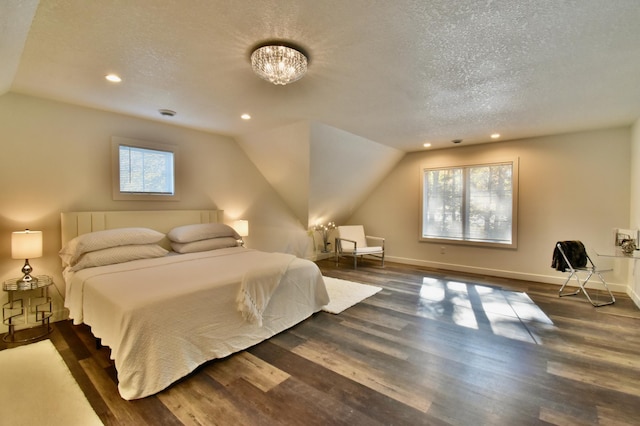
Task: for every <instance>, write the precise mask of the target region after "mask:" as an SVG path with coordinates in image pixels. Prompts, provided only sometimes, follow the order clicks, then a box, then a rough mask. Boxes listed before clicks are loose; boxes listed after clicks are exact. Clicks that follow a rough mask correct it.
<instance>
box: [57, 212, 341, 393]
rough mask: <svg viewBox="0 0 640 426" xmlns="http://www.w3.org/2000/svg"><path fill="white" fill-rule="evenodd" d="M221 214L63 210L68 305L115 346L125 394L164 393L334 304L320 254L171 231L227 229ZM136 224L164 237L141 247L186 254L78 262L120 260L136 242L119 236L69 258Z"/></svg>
mask: <svg viewBox="0 0 640 426" xmlns="http://www.w3.org/2000/svg"><path fill="white" fill-rule="evenodd" d="M221 217H222V214H221V212H220V211H162V212H157V211H155V212H81V213H79V212H71V213H62V243H63V249H62V250H61V258H63V266H65V269H64V273H63V275H64V277H65V283H66V288H65V293H66V296H65V307H67V308H68V309H69V317H70V318H71V319H72V320H73V322H74V324H81V323H84V324H87V325H89V326H90V327H91V330H92V333H93V334H94V336H95V337H96V338H99V339H101V341H102V343H103V344H104V345H107V346H109V347H110V349H111V358H112V359H113V360H114V363H115V367H116V370H117V372H118V390H119V392H120V395H121V396H122V398H124V399H127V400H131V399H137V398H143V397H145V396H149V395H153V394H155V393H157V392H160V391H161V390H163V389H165V388H167V387H168V386H169V385H171V384H172V383H174V382H175V381H176V380H178V379H180V378H182V377H184V376H186V375H187V374H189V373H190V372H192V371H193V370H194V369H195V368H196V367H198V366H199V365H201V364H203V363H204V362H206V361H209V360H212V359H216V358H222V357H225V356H228V355H230V354H233V353H235V352H238V351H241V350H243V349H246V348H248V347H250V346H253V345H255V344H257V343H259V342H261V341H263V340H265V339H268V338H269V337H271V336H273V335H275V334H277V333H279V332H281V331H283V330H286V329H287V328H290V327H292V326H293V325H295V324H297V323H299V322H300V321H302V320H304V319H306V318H308V317H309V316H311V315H312V314H313V313H315V312H318V311H319V310H320V309H321V308H322V306H324V305H326V304H327V303H328V302H329V297H328V295H327V291H326V288H325V286H324V281H323V279H322V275H321V273H320V271H319V269H318V267H317V266H316V265H315V264H314V263H313V262H311V261H308V260H304V259H299V258H296V257H294V256H291V255H287V254H283V253H266V252H261V251H257V250H252V249H248V248H245V247H242V246H237V245H231V244H229V246H224V247H217V248H216V249H213V250H212V249H208V250H202V249H201V247H202V244H203V241H212V242H215V243H219V241H218V237H216V238H212V239H211V240H209V239H207V240H196V241H194V242H186V243H181V242H176V241H174V239H169V238H167V236H170V235H172V233H174V234H175V232H174V231H175V230H183V229H187V228H189V229H195V228H197V229H199V230H201V229H213V228H215V229H222V228H223V227H224V226H226V225H221V226H217V225H214V224H216V223H218V222H220V218H221ZM198 224H199V225H198ZM196 225H197V226H196ZM122 228H124V229H122ZM133 228H135V229H140V228H144V229H149V231H145V232H147V233H151V232H152V231H151V229H153V230H154V232H157V233H158V234H157V236H158V237H161V240H159V241H157V242H155V243H153V244H150V243H147V242H144V243H143V244H141V245H144V246H145V250H147V247H146V246H147V245H149V246H162V249H158V248H155V250H165V252H166V251H167V249H168V248H177V249H178V250H179V251H181V252H182V253H179V254H176V253H175V252H173V251H170V252H168V253H165V254H162V255H160V254H158V253H156V255H153V256H148V257H146V258H140V259H136V260H130V261H124V262H120V261H118V262H117V263H110V261H106V262H102V263H100V262H98V264H97V266H96V265H94V264H92V263H89V265H90V266H89V267H78V265H80V264H81V262H84V261H86V260H87V258H88V257H89V256H88V255H94V254H96V253H106V254H108V255H109V256H111V257H110V259H111V258H113V256H114V253H113V251H115V252H117V253H115V255H116V257H117V255H120V253H121V252H122V251H123V250H124V249H125V248H126V249H127V250H129V249H130V248H131V247H134V246H133V245H130V244H128V242H125V243H122V240H121V239H118V240H117V241H118V242H119V244H120V245H119V246H118V247H117V248H112V247H107V248H104V249H103V248H100V249H96V250H89V251H88V252H87V251H85V252H83V254H82V255H79V256H76V259H75V260H69V258H68V257H64V256H71V255H70V254H69V253H70V252H65V248H68V247H73V248H74V249H76V251H77V247H78V244H75V246H74V243H77V241H80V240H83V239H84V240H85V241H89V239H90V238H92V237H94V236H98V235H101V238H103V237H102V234H109V235H112V234H118V233H119V232H120V231H125V230H126V231H127V232H128V230H129V229H133ZM110 230H111V231H110ZM139 232H140V233H142V232H143V231H142V230H141V231H139ZM190 232H191V231H190ZM199 232H200V231H199ZM191 233H192V232H191ZM85 234H86V235H85ZM183 235H185V234H184V232H183ZM138 237H140V236H139V235H137V236H136V238H138ZM145 238H148V236H147V235H146V234H145ZM198 238H199V236H198ZM220 238H229V237H228V236H225V237H220ZM92 241H93V243H92V244H94V243H95V241H96V239H95V238H94V239H93V240H92ZM99 241H100V244H102V242H103V239H100V240H99ZM141 241H143V240H141ZM144 241H146V240H144ZM205 245H207V244H205ZM209 245H210V244H209ZM185 246H186V248H185ZM196 246H197V247H196ZM100 247H102V246H100ZM194 247H195V248H194ZM91 248H95V246H94V247H91ZM134 248H135V249H136V250H137V246H135V247H134ZM125 251H126V250H125ZM147 251H148V250H147ZM107 252H108V253H107ZM160 253H162V252H160ZM74 254H76V253H75V252H74ZM93 261H95V258H94V259H93ZM85 263H86V262H85ZM72 265H73V266H72Z"/></svg>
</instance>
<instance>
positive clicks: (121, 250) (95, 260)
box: [70, 244, 168, 271]
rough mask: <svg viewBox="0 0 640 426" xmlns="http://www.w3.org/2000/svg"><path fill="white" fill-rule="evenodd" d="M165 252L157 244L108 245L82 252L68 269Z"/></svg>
mask: <svg viewBox="0 0 640 426" xmlns="http://www.w3.org/2000/svg"><path fill="white" fill-rule="evenodd" d="M167 253H168V251H167V250H165V249H164V248H162V247H161V246H159V245H157V244H143V245H129V246H118V247H109V248H106V249H101V250H95V251H90V252H88V253H85V254H83V255H82V256H80V259H78V262H77V263H76V264H75V265H73V266H72V267H71V268H70V270H71V271H79V270H81V269H85V268H92V267H94V266H105V265H112V264H114V263H124V262H129V261H131V260H138V259H150V258H154V257H163V256H166V254H167Z"/></svg>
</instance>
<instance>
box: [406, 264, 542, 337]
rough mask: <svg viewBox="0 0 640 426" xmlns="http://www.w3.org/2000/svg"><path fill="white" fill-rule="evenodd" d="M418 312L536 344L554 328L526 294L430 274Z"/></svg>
mask: <svg viewBox="0 0 640 426" xmlns="http://www.w3.org/2000/svg"><path fill="white" fill-rule="evenodd" d="M418 314H420V315H422V316H424V317H427V318H431V319H437V320H443V321H448V322H453V323H454V324H457V325H460V326H462V327H467V328H473V329H477V330H482V331H485V332H489V333H493V334H496V335H499V336H503V337H507V338H510V339H516V340H521V341H525V342H531V343H536V344H541V343H542V339H541V337H540V335H539V331H541V330H545V329H548V328H549V327H553V322H552V321H551V320H550V319H549V317H548V316H547V315H546V314H545V313H544V312H543V311H542V310H541V309H540V308H539V307H538V306H537V305H536V304H535V303H534V302H533V301H532V300H531V298H530V297H529V296H528V295H527V294H526V293H522V292H513V291H508V290H503V289H501V288H499V287H491V286H486V285H480V284H469V283H464V282H458V281H446V280H441V279H436V278H430V277H425V278H423V282H422V286H421V288H420V301H419V305H418Z"/></svg>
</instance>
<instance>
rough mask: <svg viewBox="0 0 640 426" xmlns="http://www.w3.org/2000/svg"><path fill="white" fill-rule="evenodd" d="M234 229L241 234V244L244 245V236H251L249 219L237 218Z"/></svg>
mask: <svg viewBox="0 0 640 426" xmlns="http://www.w3.org/2000/svg"><path fill="white" fill-rule="evenodd" d="M233 229H235V230H236V232H237V233H238V235H240V245H241V246H244V237H248V236H249V221H248V220H236V221H235V222H233Z"/></svg>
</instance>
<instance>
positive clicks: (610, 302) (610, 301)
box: [582, 271, 616, 308]
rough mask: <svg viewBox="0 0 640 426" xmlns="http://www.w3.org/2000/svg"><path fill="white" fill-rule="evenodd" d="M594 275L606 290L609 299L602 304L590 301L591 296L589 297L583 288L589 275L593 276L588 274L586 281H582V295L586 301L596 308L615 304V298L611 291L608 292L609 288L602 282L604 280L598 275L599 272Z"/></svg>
mask: <svg viewBox="0 0 640 426" xmlns="http://www.w3.org/2000/svg"><path fill="white" fill-rule="evenodd" d="M595 273H596V276H597V277H598V278H599V279H600V282H602V284H603V285H604V288H605V290H607V292H608V293H609V297H610V299H609V300H608V301H606V302H602V303H595V302H594V301H593V300H591V296H589V293H588V292H587V289H586V288H585V286H586V285H587V281H589V278H591V275H593V273H591V274H589V276H588V277H587V279H586V280H584V285H583V286H582V291H583V292H584V295H585V296H587V300H589V303H591V304H592V305H593V306H595V307H596V308H597V307H600V306H607V305H613V304H614V303H615V302H616V298H615V297H614V296H613V293H611V290H609V286H608V285H607V282H606V281H605V280H604V278H602V274H600V272H598V271H595Z"/></svg>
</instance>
